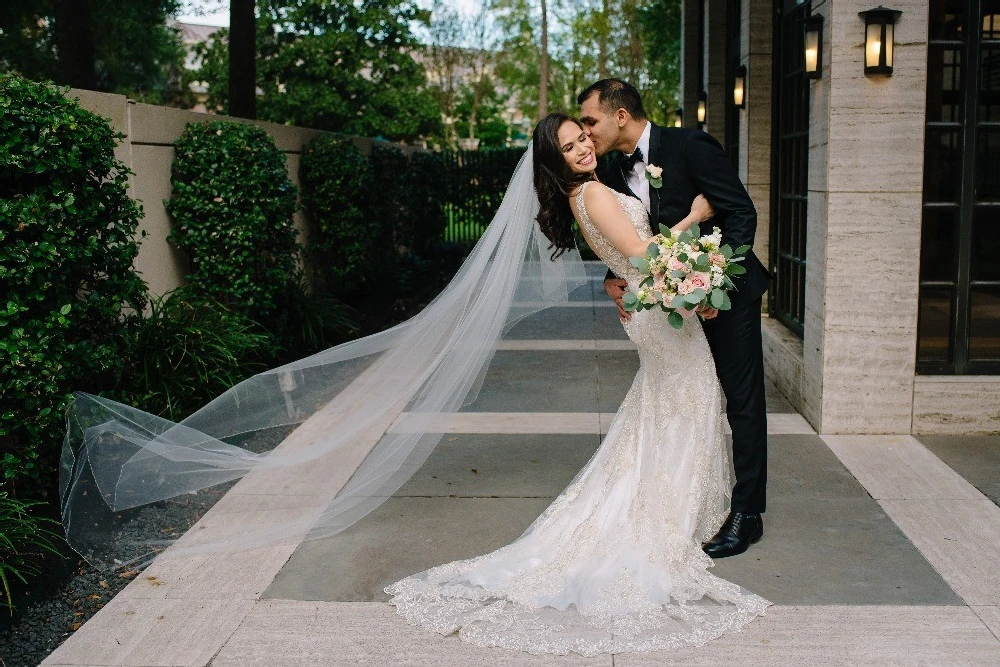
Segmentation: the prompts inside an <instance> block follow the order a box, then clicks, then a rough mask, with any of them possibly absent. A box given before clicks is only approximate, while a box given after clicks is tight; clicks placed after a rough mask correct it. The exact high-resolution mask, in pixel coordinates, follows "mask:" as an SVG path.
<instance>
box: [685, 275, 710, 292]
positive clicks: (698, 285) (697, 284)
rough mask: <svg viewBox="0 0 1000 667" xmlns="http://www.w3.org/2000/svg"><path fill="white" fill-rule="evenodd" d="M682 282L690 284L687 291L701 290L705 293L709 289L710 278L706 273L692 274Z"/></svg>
mask: <svg viewBox="0 0 1000 667" xmlns="http://www.w3.org/2000/svg"><path fill="white" fill-rule="evenodd" d="M684 282H687V283H691V289H690V290H689V291H694V290H696V289H701V290H705V291H706V292H707V291H708V290H709V289H710V288H709V286H710V285H711V277H710V276H709V275H708V274H707V273H692V274H691V275H690V276H688V279H687V280H686V281H684Z"/></svg>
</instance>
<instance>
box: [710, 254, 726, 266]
mask: <svg viewBox="0 0 1000 667" xmlns="http://www.w3.org/2000/svg"><path fill="white" fill-rule="evenodd" d="M708 261H709V262H710V263H711V264H712V265H713V266H723V265H724V264H725V263H726V258H725V256H724V255H723V254H722V253H721V252H713V253H709V255H708Z"/></svg>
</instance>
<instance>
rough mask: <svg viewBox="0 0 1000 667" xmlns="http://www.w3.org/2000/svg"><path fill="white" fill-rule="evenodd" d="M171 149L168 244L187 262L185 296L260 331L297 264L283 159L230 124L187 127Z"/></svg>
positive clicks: (245, 128) (256, 136)
mask: <svg viewBox="0 0 1000 667" xmlns="http://www.w3.org/2000/svg"><path fill="white" fill-rule="evenodd" d="M174 150H175V157H174V163H173V173H172V176H171V182H172V184H173V195H174V196H173V198H172V199H170V200H168V201H167V202H166V207H167V212H168V213H169V214H170V215H171V216H172V217H173V228H172V231H171V234H170V236H169V237H168V238H169V240H170V241H171V242H173V243H174V244H175V245H177V246H178V247H179V248H181V249H182V250H184V251H186V252H187V253H188V255H189V257H190V259H191V267H192V269H191V273H190V274H188V276H187V281H188V285H187V290H189V291H191V292H192V293H194V294H197V295H200V296H208V297H211V298H214V299H216V300H218V301H219V302H221V303H223V304H226V305H228V306H229V307H230V308H232V309H234V310H236V311H238V312H241V313H243V314H246V315H247V316H249V317H251V318H252V319H254V320H256V321H258V322H261V323H263V324H265V325H266V323H267V320H268V319H269V318H270V317H272V316H273V314H274V312H275V308H276V303H277V298H278V295H279V294H280V293H281V292H282V291H283V290H284V289H285V287H286V285H287V284H288V282H289V281H290V280H291V279H292V277H293V275H294V272H295V267H296V261H297V249H298V246H297V244H296V235H297V233H296V230H295V226H294V221H293V219H292V216H293V215H294V214H295V210H296V208H297V203H296V191H295V186H294V185H292V182H291V181H290V180H289V179H288V170H287V166H286V164H285V156H284V155H283V154H282V153H281V151H279V150H278V148H277V147H276V146H275V144H274V140H272V139H271V137H270V136H269V135H268V134H267V133H266V132H265V131H264V130H262V129H261V128H259V127H255V126H253V125H247V124H243V123H236V122H232V121H215V122H210V123H200V124H190V125H188V126H187V128H186V129H185V131H184V133H183V134H182V135H181V136H180V137H179V138H178V139H177V142H176V143H175V144H174Z"/></svg>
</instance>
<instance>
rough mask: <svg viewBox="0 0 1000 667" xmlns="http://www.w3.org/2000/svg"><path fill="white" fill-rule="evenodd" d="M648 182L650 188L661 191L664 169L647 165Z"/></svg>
mask: <svg viewBox="0 0 1000 667" xmlns="http://www.w3.org/2000/svg"><path fill="white" fill-rule="evenodd" d="M646 180H647V181H649V186H650V187H653V188H656V189H657V190H659V189H660V188H661V187H663V167H657V166H656V165H655V164H648V165H646Z"/></svg>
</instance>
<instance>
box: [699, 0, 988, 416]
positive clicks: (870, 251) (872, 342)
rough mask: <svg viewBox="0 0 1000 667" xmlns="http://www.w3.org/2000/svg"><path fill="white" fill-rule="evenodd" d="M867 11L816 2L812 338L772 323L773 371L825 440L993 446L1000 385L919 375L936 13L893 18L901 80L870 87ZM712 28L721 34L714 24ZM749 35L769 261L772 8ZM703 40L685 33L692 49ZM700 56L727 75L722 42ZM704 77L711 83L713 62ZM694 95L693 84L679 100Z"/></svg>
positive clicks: (759, 15)
mask: <svg viewBox="0 0 1000 667" xmlns="http://www.w3.org/2000/svg"><path fill="white" fill-rule="evenodd" d="M718 4H719V3H718V0H686V1H685V3H684V5H685V10H688V9H689V8H690V10H691V13H695V12H696V11H699V10H700V8H701V7H702V6H705V8H706V9H707V10H708V12H709V15H711V12H712V11H714V10H715V8H716V7H717V6H718ZM871 7H872V3H868V2H861V1H860V0H815V1H814V2H813V3H812V8H811V10H812V13H813V14H821V15H823V17H824V31H825V34H824V36H823V52H824V53H823V73H822V77H821V78H820V79H818V80H814V81H812V82H810V84H809V88H810V91H809V105H810V128H809V164H808V170H809V181H808V191H809V203H808V221H807V230H806V235H807V239H808V242H807V249H806V262H807V269H806V312H805V322H804V330H805V332H804V336H803V338H801V339H799V338H797V337H796V336H795V335H793V334H792V333H791V332H790V331H789V330H788V329H786V328H785V327H784V326H782V325H781V324H779V323H778V322H777V321H774V320H770V319H767V318H765V319H764V321H763V332H764V350H765V364H766V366H767V372H768V375H769V377H770V378H771V379H772V380H774V381H775V382H776V383H777V384H778V386H779V389H780V390H781V391H782V393H784V394H785V395H786V396H787V397H788V399H789V400H790V401H791V402H792V404H793V405H794V406H795V408H796V409H797V410H799V411H800V412H801V413H802V415H803V416H804V417H805V418H806V419H807V420H808V421H809V422H810V423H811V424H812V425H813V426H814V427H815V428H816V430H817V431H819V432H821V433H831V434H832V433H910V432H913V433H997V432H1000V407H998V406H1000V377H991V376H966V377H952V376H948V377H941V376H934V377H918V376H916V375H915V366H916V363H915V362H916V339H917V295H918V289H917V288H918V279H919V257H920V233H921V229H920V228H921V201H922V185H923V157H924V145H923V136H924V106H925V84H926V77H927V71H926V70H927V33H928V24H927V21H928V12H927V5H926V2H923V1H922V0H903V1H901V2H897V3H896V4H894V5H892V7H893V8H894V9H899V10H901V11H902V15H901V16H900V19H899V21H898V23H897V25H896V39H895V47H896V50H895V70H894V73H893V75H892V76H891V77H866V76H865V75H864V70H863V56H864V21H863V20H862V19H861V18H860V17H859V16H858V12H859V11H862V10H865V9H870V8H871ZM709 28H710V34H711V32H713V31H715V32H717V31H718V30H719V28H718V27H717V25H716V23H715V21H712V20H711V19H710V20H709ZM723 29H724V28H723ZM741 29H742V45H741V46H742V52H741V61H742V63H743V64H745V65H746V66H747V70H748V83H747V91H746V95H747V98H746V99H747V108H746V109H745V110H744V111H742V112H741V114H740V135H741V136H740V177H741V178H742V179H743V181H744V183H745V184H746V185H747V190H748V191H749V192H750V195H751V197H752V198H753V200H754V204H755V205H756V206H757V210H758V213H759V226H758V233H757V239H756V243H755V250H756V251H757V253H758V255H759V256H760V257H761V258H762V259H765V258H767V257H768V254H769V253H768V246H769V243H768V240H769V238H768V237H769V227H770V203H771V202H770V199H771V197H770V189H771V180H770V179H771V126H772V117H771V101H772V80H771V79H772V56H773V54H772V48H773V40H772V29H773V3H772V2H771V1H770V0H743V5H742V26H741ZM697 34H698V33H697V30H695V29H692V28H690V27H688V25H687V22H685V33H684V35H685V39H687V38H688V37H689V36H692V35H697ZM700 46H701V47H702V48H703V54H702V55H703V57H704V58H705V59H707V60H709V61H711V60H713V59H714V60H715V61H716V63H717V64H721V63H724V59H725V49H724V48H721V46H720V44H718V42H717V41H714V40H712V39H711V38H709V39H706V40H705V41H704V42H703V43H701V44H700ZM689 53H690V48H689V46H688V45H685V46H684V54H685V57H687V58H690V57H691V56H690V55H689ZM704 71H705V72H706V73H711V72H712V71H713V66H712V64H711V63H710V62H709V63H707V64H705V65H704ZM696 94H697V89H696V88H694V87H693V86H692V87H690V88H689V87H688V84H687V82H686V81H685V88H684V90H683V91H682V97H683V98H684V99H685V100H686V101H687V100H689V99H691V97H692V96H693V95H696ZM710 113H712V107H711V104H710ZM718 114H719V112H718V111H715V112H714V113H712V117H711V118H710V120H709V124H708V127H707V128H706V129H708V130H709V131H711V132H712V134H715V135H716V136H717V137H720V136H721V135H719V134H718V133H717V131H718V127H717V125H716V124H714V123H713V122H712V120H714V119H715V118H716V117H717V116H718ZM686 124H687V123H686ZM765 261H766V260H765Z"/></svg>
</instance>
